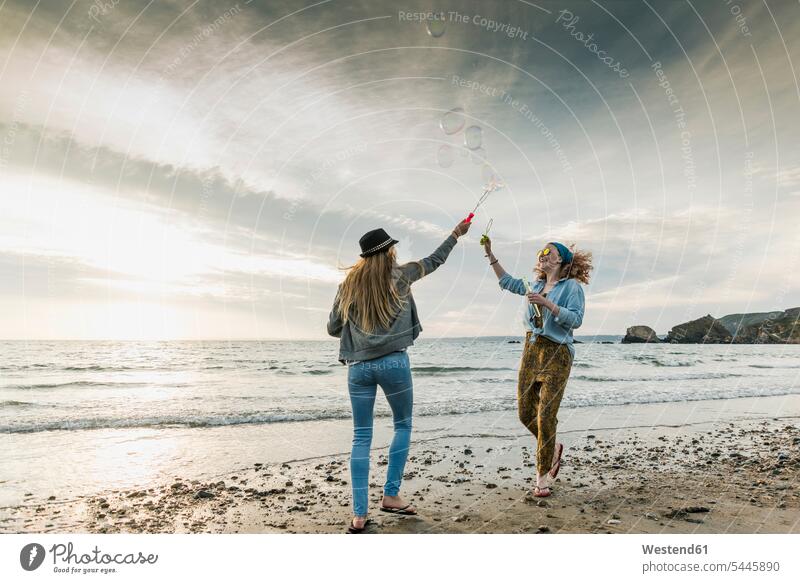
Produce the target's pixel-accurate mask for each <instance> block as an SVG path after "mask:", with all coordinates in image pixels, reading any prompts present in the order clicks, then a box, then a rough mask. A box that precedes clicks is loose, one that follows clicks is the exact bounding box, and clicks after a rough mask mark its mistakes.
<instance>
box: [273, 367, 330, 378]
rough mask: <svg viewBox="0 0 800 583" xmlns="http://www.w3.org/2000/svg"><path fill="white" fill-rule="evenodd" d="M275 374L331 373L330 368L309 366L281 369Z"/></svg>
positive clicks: (314, 374)
mask: <svg viewBox="0 0 800 583" xmlns="http://www.w3.org/2000/svg"><path fill="white" fill-rule="evenodd" d="M276 374H279V375H302V374H310V375H313V376H318V375H326V374H333V371H332V370H326V369H320V368H309V369H300V370H290V369H281V370H278V372H277V373H276Z"/></svg>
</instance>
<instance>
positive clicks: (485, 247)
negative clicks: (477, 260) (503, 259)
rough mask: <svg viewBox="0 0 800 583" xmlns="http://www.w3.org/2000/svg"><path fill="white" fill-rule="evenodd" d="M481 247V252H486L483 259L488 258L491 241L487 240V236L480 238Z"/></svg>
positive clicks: (490, 250)
mask: <svg viewBox="0 0 800 583" xmlns="http://www.w3.org/2000/svg"><path fill="white" fill-rule="evenodd" d="M481 245H483V250H484V251H486V255H484V257H489V255H491V254H492V240H491V239H490V238H489V235H484V236H483V237H481Z"/></svg>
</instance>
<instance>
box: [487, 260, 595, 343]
mask: <svg viewBox="0 0 800 583" xmlns="http://www.w3.org/2000/svg"><path fill="white" fill-rule="evenodd" d="M545 283H547V282H546V280H544V279H537V280H536V281H533V282H531V291H533V292H534V293H542V289H544V286H545ZM498 284H499V285H500V289H505V290H508V291H510V292H512V293H515V294H519V295H521V296H524V295H526V294H527V293H528V292H527V290H526V289H525V282H524V281H522V280H521V279H516V278H514V277H511V276H510V275H509V274H507V273H506V274H504V275H503V277H501V278H500V281H499V282H498ZM547 299H548V300H550V301H552V302H553V303H554V304H556V305H557V306H558V308H559V311H558V316H553V314H552V312H550V310H548V309H547V308H545V307H544V306H539V307H540V309H541V311H542V323H543V325H542V327H541V328H537V327H536V323H535V320H534V312H533V305H531V304H530V302H528V299H527V298H525V304H526V305H527V309H526V311H525V317H524V324H525V326H526V327H527V328H528V330H531V331H532V332H533V333H532V334H531V341H533V340H534V339H535V338H536V336H538V335H540V334H541V335H542V336H544V337H545V338H549V339H550V340H552V341H554V342H558V343H560V344H566V345H567V348H569V352H570V354H571V355H572V358H575V347H574V346H573V342H574V341H573V338H572V331H573V330H574V329H575V328H578V327H580V325H581V324H582V323H583V311H584V308H585V305H586V302H585V298H584V294H583V287H582V286H581V284H580V283H578V281H577V280H575V279H570V278H566V277H564V278H562V279H559V280H558V281H557V282H556V284H555V286H553V289H551V290H550V291H549V292H547Z"/></svg>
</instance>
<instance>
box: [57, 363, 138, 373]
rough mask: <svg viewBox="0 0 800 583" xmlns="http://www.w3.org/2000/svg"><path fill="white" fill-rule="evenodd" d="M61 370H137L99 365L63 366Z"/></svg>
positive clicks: (128, 367) (127, 367)
mask: <svg viewBox="0 0 800 583" xmlns="http://www.w3.org/2000/svg"><path fill="white" fill-rule="evenodd" d="M61 370H68V371H73V372H75V371H101V372H121V371H125V370H139V369H136V368H134V367H132V366H100V365H99V364H92V365H89V366H65V367H64V368H62V369H61Z"/></svg>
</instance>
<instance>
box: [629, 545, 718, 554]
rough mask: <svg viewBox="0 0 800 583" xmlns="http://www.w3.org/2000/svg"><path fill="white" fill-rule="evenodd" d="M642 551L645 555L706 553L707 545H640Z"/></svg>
mask: <svg viewBox="0 0 800 583" xmlns="http://www.w3.org/2000/svg"><path fill="white" fill-rule="evenodd" d="M642 552H643V553H644V554H645V555H707V554H708V545H689V546H688V547H673V546H669V545H668V546H665V547H657V546H655V545H642Z"/></svg>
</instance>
